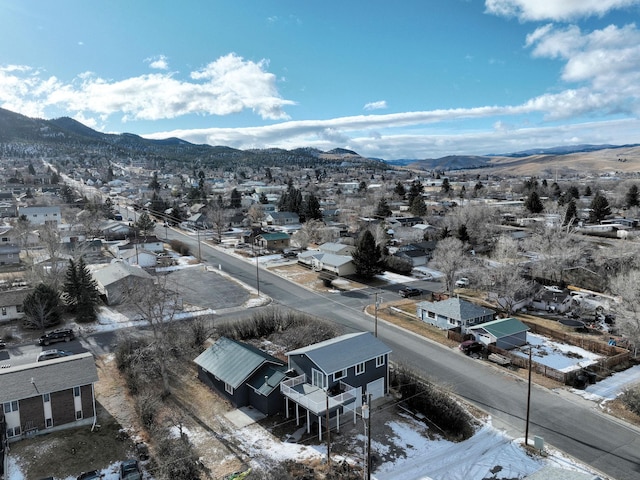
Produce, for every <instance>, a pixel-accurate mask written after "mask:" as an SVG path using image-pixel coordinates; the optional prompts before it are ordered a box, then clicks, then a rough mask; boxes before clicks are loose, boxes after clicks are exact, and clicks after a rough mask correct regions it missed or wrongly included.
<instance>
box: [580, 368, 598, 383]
mask: <svg viewBox="0 0 640 480" xmlns="http://www.w3.org/2000/svg"><path fill="white" fill-rule="evenodd" d="M583 373H584V375H585V376H586V377H587V380H589V383H590V384H591V385H593V384H595V383H596V380H597V379H598V375H597V374H596V373H595V372H590V371H588V370H585V371H584V372H583Z"/></svg>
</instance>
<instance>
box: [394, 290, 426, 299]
mask: <svg viewBox="0 0 640 480" xmlns="http://www.w3.org/2000/svg"><path fill="white" fill-rule="evenodd" d="M398 293H399V294H400V296H401V297H404V298H408V297H419V296H420V295H422V290H420V289H419V288H413V287H404V288H402V289H400V291H398Z"/></svg>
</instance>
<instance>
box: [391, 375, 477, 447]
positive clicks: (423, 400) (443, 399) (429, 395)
mask: <svg viewBox="0 0 640 480" xmlns="http://www.w3.org/2000/svg"><path fill="white" fill-rule="evenodd" d="M389 380H390V384H391V386H392V387H394V388H395V389H396V390H397V391H398V392H399V393H400V394H401V395H402V401H403V402H404V403H405V404H406V405H407V407H409V408H410V409H411V410H414V411H416V412H419V413H421V414H423V415H424V416H425V417H426V418H427V419H428V420H429V421H430V422H431V423H433V424H434V425H436V426H437V427H438V428H440V429H441V430H442V431H443V432H445V433H446V434H447V435H449V436H451V437H452V438H454V439H456V440H466V439H467V438H470V437H471V436H472V435H473V424H472V420H473V419H472V417H471V415H469V414H468V413H467V411H466V410H465V409H464V408H462V405H460V403H458V402H457V401H456V400H455V399H454V398H453V397H452V396H451V395H449V394H448V393H447V392H445V391H442V390H438V388H437V387H436V386H435V385H433V384H431V383H429V382H427V381H425V380H423V379H422V378H420V377H419V376H418V375H417V374H415V373H414V372H411V371H410V370H408V369H406V368H404V367H402V366H400V367H396V368H394V369H392V370H391V373H390V378H389Z"/></svg>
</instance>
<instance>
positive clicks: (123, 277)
mask: <svg viewBox="0 0 640 480" xmlns="http://www.w3.org/2000/svg"><path fill="white" fill-rule="evenodd" d="M93 278H94V280H95V281H96V283H97V284H98V291H99V292H100V295H102V297H103V299H104V301H105V303H106V304H107V305H117V304H118V303H122V302H123V301H124V300H126V298H127V295H129V293H130V292H131V290H132V289H135V288H144V286H145V285H152V284H153V277H152V276H151V275H149V274H148V273H147V272H145V271H144V270H143V269H142V268H139V267H134V266H132V265H129V264H127V263H125V262H123V261H121V260H120V261H116V262H114V263H111V264H109V265H107V266H106V267H104V268H101V269H100V270H96V271H94V272H93Z"/></svg>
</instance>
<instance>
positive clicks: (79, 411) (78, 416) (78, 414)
mask: <svg viewBox="0 0 640 480" xmlns="http://www.w3.org/2000/svg"><path fill="white" fill-rule="evenodd" d="M76 420H82V410H77V411H76Z"/></svg>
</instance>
